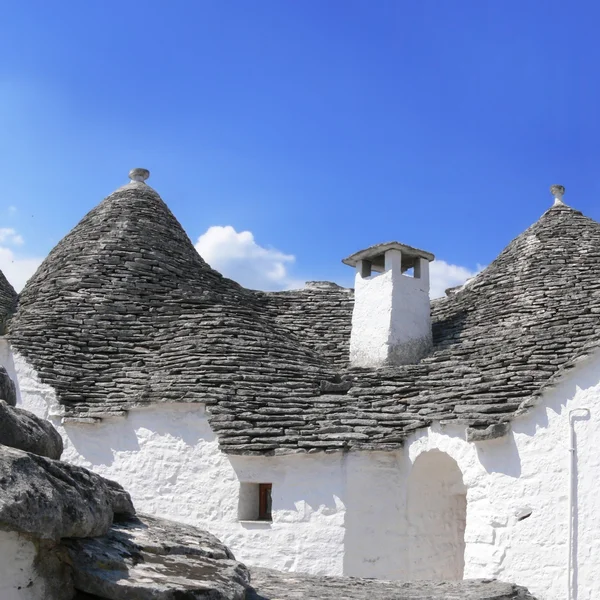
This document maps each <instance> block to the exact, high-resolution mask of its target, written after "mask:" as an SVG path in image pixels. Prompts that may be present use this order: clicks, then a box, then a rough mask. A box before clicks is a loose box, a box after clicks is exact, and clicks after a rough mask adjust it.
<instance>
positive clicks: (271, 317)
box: [9, 182, 600, 454]
mask: <svg viewBox="0 0 600 600" xmlns="http://www.w3.org/2000/svg"><path fill="white" fill-rule="evenodd" d="M352 304H353V299H352V292H351V291H349V290H344V289H342V288H339V287H337V286H333V285H323V284H320V285H318V284H317V285H313V286H310V287H309V288H307V289H305V290H299V291H293V292H278V293H264V292H254V291H250V290H246V289H244V288H242V287H240V286H239V285H237V284H236V283H234V282H232V281H230V280H228V279H225V278H224V277H222V276H221V275H220V274H218V273H217V272H216V271H214V270H212V269H211V268H210V267H209V266H208V265H207V264H206V263H205V262H204V261H203V260H202V259H201V258H200V256H199V255H198V254H197V252H196V250H195V249H194V247H193V245H192V243H191V241H190V240H189V238H188V237H187V235H186V234H185V232H184V231H183V229H182V228H181V226H180V225H179V223H178V222H177V221H176V219H175V217H174V216H173V215H172V214H171V212H170V211H169V209H168V208H167V207H166V205H165V204H164V203H163V201H162V200H161V199H160V197H159V196H158V194H157V193H156V192H155V191H154V190H152V188H150V187H148V186H147V185H145V184H144V183H142V182H135V183H131V184H129V185H127V186H124V187H123V188H121V189H120V190H117V192H115V193H114V194H112V195H111V196H109V197H108V198H106V199H105V200H104V201H103V202H102V203H101V204H100V205H99V206H98V207H96V208H95V209H93V210H92V211H91V212H90V213H89V214H88V215H87V216H86V217H84V219H83V220H82V221H81V222H80V223H79V225H77V226H76V227H75V228H74V229H73V231H72V232H71V233H70V234H68V235H67V236H66V237H65V238H64V239H63V240H62V241H61V242H60V243H59V244H58V246H57V247H56V248H55V249H54V250H53V251H52V252H51V253H50V255H49V256H48V258H47V259H46V261H44V263H43V264H42V265H41V267H40V268H39V270H38V272H37V273H36V275H35V276H34V277H33V278H32V279H31V280H30V281H29V282H28V284H27V286H26V287H25V289H24V290H23V292H22V294H21V297H20V301H19V307H18V311H17V312H16V314H15V315H14V317H13V318H12V319H11V322H10V327H9V337H10V340H11V342H12V344H13V346H14V348H15V349H16V350H17V351H19V352H21V353H23V354H24V355H25V356H26V357H27V358H28V359H29V360H30V361H31V362H32V364H33V365H34V367H35V368H36V370H37V371H38V373H39V375H40V378H41V379H42V381H44V382H46V383H49V384H50V385H52V386H54V387H55V389H56V390H57V394H58V398H59V401H60V402H61V404H63V406H64V407H65V411H66V415H67V417H70V418H77V419H87V420H94V419H98V418H102V417H106V416H109V415H112V414H123V413H124V411H127V410H129V409H130V408H132V407H135V406H140V405H147V404H150V403H154V402H203V403H206V405H207V407H208V409H209V413H210V419H211V425H212V427H213V429H214V430H215V431H216V432H217V433H218V436H219V440H220V444H221V447H222V448H223V449H224V450H225V451H226V452H230V453H251V454H264V453H267V454H272V453H289V452H314V451H321V450H328V451H329V450H331V451H333V450H367V449H375V450H387V449H395V448H398V447H399V446H400V445H401V444H402V442H403V440H404V439H405V438H406V436H407V435H408V434H409V433H411V432H412V431H414V430H415V429H418V428H421V427H426V426H428V425H429V424H431V422H433V421H455V422H464V423H466V424H467V425H468V426H469V427H470V429H469V431H470V436H471V439H478V437H485V436H493V435H497V434H499V433H502V432H503V431H504V430H505V426H506V423H507V422H508V421H510V420H511V419H512V418H513V417H514V416H515V414H517V413H518V412H519V411H523V410H526V409H527V407H529V406H531V405H532V404H534V403H535V402H536V400H537V399H538V398H539V396H540V395H541V394H542V392H543V391H544V389H545V388H546V387H547V386H549V385H552V384H553V383H554V381H556V379H557V378H559V377H560V375H561V374H562V373H563V372H564V371H565V370H567V369H569V368H571V367H572V366H573V365H574V364H575V361H576V360H577V359H578V358H580V357H582V356H585V355H586V354H587V353H589V352H591V351H593V349H594V348H595V347H596V345H597V342H598V339H599V334H600V317H599V315H600V224H599V223H596V222H595V221H593V220H591V219H589V218H586V217H584V216H583V215H581V213H579V212H578V211H576V210H573V209H571V208H569V207H567V206H565V205H563V204H558V205H556V206H554V207H552V208H551V209H550V210H548V211H547V212H546V213H545V214H544V215H543V216H542V217H541V218H540V219H539V220H538V221H537V222H536V223H535V224H534V225H532V226H531V227H530V228H529V229H527V230H526V231H525V232H524V233H522V234H521V235H520V236H518V237H517V238H516V239H515V240H513V241H512V242H511V243H510V244H509V245H508V246H507V248H506V249H505V250H504V251H503V252H502V253H501V254H500V255H499V256H498V258H497V259H496V260H495V261H494V262H493V263H492V264H490V265H489V266H488V267H487V268H486V269H485V270H484V271H483V272H481V273H480V274H479V275H478V276H477V277H476V278H474V279H473V280H472V281H471V282H469V283H468V284H467V285H465V286H463V287H462V288H460V289H459V290H456V291H455V292H454V293H452V294H451V295H450V296H448V297H447V298H444V299H441V300H437V301H434V302H433V303H432V319H433V335H434V348H433V352H432V353H431V354H430V355H429V356H428V357H427V358H425V359H423V360H422V361H421V362H420V363H419V364H416V365H405V366H401V367H390V368H383V369H351V368H348V367H347V364H346V363H347V357H348V345H349V336H350V324H351V314H352Z"/></svg>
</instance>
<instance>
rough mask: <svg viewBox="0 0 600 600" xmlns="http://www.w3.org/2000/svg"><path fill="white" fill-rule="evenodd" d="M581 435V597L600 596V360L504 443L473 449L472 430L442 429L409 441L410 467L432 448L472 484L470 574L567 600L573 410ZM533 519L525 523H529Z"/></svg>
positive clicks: (548, 398) (587, 364)
mask: <svg viewBox="0 0 600 600" xmlns="http://www.w3.org/2000/svg"><path fill="white" fill-rule="evenodd" d="M583 407H586V408H589V409H590V415H589V417H588V418H576V419H575V420H574V423H575V429H576V432H577V440H576V447H577V452H576V458H577V465H578V469H577V474H576V478H577V483H576V490H577V493H576V500H575V503H576V507H577V508H576V511H575V519H574V525H575V534H574V550H575V553H576V558H575V560H574V584H575V586H576V589H577V593H576V594H574V595H573V598H576V599H577V600H597V599H598V598H600V560H599V558H598V557H600V493H599V492H598V481H600V452H599V451H598V440H600V356H598V355H595V356H594V357H592V358H590V359H588V360H586V361H583V362H581V363H580V364H579V365H578V366H577V367H576V368H575V369H573V370H572V371H571V372H570V373H569V374H568V375H567V376H565V377H564V379H563V380H562V382H561V383H560V384H559V385H558V386H556V387H555V388H553V389H551V390H549V391H548V393H547V394H546V395H545V397H544V398H543V401H542V402H541V403H540V404H539V405H538V406H537V407H536V408H534V409H532V410H531V411H530V412H529V413H528V414H527V415H525V416H523V417H520V418H518V419H516V420H515V421H513V425H512V432H511V433H510V434H509V435H508V436H507V437H504V438H502V439H499V440H492V441H488V442H481V443H478V444H471V443H467V442H466V441H465V432H464V428H463V427H460V426H455V427H446V428H442V427H439V425H438V426H436V427H432V428H429V429H427V430H422V431H418V432H416V433H415V434H413V435H412V436H411V438H410V439H409V440H407V443H406V449H407V453H406V456H405V458H404V460H405V461H406V465H407V468H406V469H404V472H405V473H406V472H407V471H408V469H409V465H410V464H411V462H414V461H415V459H416V458H417V457H418V456H419V455H420V454H421V453H423V452H426V451H429V450H432V449H436V450H441V451H443V452H446V453H447V454H448V455H449V456H450V457H452V458H453V459H454V460H455V461H456V463H457V464H458V466H459V467H460V469H461V471H462V473H463V480H464V484H465V486H466V488H467V521H466V531H465V543H466V544H465V545H466V547H465V573H464V574H465V577H466V578H472V577H495V578H498V579H501V580H504V581H511V582H515V583H518V584H520V585H524V586H526V587H528V588H529V590H530V591H531V592H532V593H533V594H534V595H535V596H536V597H537V598H539V599H540V600H563V599H564V598H565V597H566V596H567V575H566V573H567V538H568V533H567V524H568V501H567V498H568V490H569V478H568V468H569V452H568V446H569V443H568V438H569V429H568V412H569V411H570V410H572V409H574V408H583ZM529 513H531V514H530V516H529V517H527V518H525V519H523V520H519V518H520V517H523V516H524V515H527V514H529Z"/></svg>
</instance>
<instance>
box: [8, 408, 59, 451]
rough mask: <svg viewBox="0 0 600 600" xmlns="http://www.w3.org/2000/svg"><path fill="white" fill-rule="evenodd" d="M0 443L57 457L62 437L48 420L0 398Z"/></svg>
mask: <svg viewBox="0 0 600 600" xmlns="http://www.w3.org/2000/svg"><path fill="white" fill-rule="evenodd" d="M0 444H3V445H5V446H10V447H11V448H18V449H19V450H25V451H27V452H32V453H33V454H39V455H40V456H47V457H48V458H54V459H57V460H58V459H59V458H60V455H61V454H62V451H63V441H62V437H60V434H59V433H58V431H56V429H54V426H53V425H52V423H50V422H49V421H45V420H43V419H40V418H39V417H36V416H35V415H34V414H33V413H30V412H29V411H28V410H23V409H22V408H16V407H13V406H10V405H8V404H7V403H6V402H4V400H0Z"/></svg>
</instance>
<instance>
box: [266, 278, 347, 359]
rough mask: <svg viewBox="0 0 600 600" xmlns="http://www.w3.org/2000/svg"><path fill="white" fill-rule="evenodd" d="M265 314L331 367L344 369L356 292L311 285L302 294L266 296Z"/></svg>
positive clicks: (318, 283) (325, 284) (321, 283)
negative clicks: (266, 312)
mask: <svg viewBox="0 0 600 600" xmlns="http://www.w3.org/2000/svg"><path fill="white" fill-rule="evenodd" d="M264 299H265V310H266V311H268V313H269V314H270V318H272V319H273V320H274V321H275V322H276V323H277V324H278V325H280V326H282V327H284V328H285V329H286V330H287V331H289V332H290V333H291V334H292V335H294V336H295V337H296V338H297V339H298V340H299V341H300V342H301V343H302V344H303V345H305V346H307V347H308V348H310V349H311V350H313V351H314V352H316V353H317V354H318V355H319V356H321V357H323V359H325V360H326V361H327V363H328V364H330V365H332V366H333V367H336V368H338V369H343V368H345V367H346V366H347V364H348V356H349V353H350V329H351V328H352V309H353V308H354V293H353V290H351V289H348V288H343V287H340V286H339V285H336V284H335V283H330V282H328V281H309V282H308V283H307V284H306V287H305V288H303V289H300V290H292V291H286V292H267V293H264Z"/></svg>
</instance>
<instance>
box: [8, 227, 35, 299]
mask: <svg viewBox="0 0 600 600" xmlns="http://www.w3.org/2000/svg"><path fill="white" fill-rule="evenodd" d="M24 243H25V241H24V240H23V237H22V236H21V235H20V234H19V233H17V231H16V230H14V229H12V228H10V227H0V271H2V272H3V273H4V276H5V277H6V279H8V281H9V282H10V283H11V285H12V286H13V287H14V288H15V290H17V292H20V291H21V290H22V289H23V286H24V285H25V284H26V283H27V280H28V279H29V278H30V277H31V276H32V275H33V274H34V273H35V271H36V269H37V268H38V267H39V266H40V263H41V262H42V259H41V258H33V257H25V256H21V255H20V254H17V253H16V252H15V250H14V249H13V248H14V246H22V245H23V244H24Z"/></svg>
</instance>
